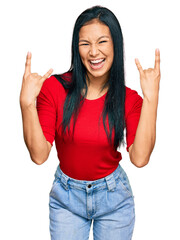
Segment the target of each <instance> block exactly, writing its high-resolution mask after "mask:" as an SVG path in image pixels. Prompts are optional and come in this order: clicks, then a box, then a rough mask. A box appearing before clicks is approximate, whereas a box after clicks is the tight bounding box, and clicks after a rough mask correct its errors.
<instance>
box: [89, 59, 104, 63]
mask: <svg viewBox="0 0 180 240" xmlns="http://www.w3.org/2000/svg"><path fill="white" fill-rule="evenodd" d="M103 60H104V59H98V60H93V61H90V62H91V63H100V62H102V61H103Z"/></svg>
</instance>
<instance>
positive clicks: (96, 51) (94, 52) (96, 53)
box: [89, 44, 99, 57]
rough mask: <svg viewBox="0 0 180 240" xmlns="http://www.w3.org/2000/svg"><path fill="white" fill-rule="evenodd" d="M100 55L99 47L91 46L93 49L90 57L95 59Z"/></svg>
mask: <svg viewBox="0 0 180 240" xmlns="http://www.w3.org/2000/svg"><path fill="white" fill-rule="evenodd" d="M98 53H99V50H98V47H97V45H95V44H94V45H91V48H90V51H89V54H90V56H93V57H95V56H97V55H98Z"/></svg>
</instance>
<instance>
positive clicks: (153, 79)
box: [135, 49, 161, 101]
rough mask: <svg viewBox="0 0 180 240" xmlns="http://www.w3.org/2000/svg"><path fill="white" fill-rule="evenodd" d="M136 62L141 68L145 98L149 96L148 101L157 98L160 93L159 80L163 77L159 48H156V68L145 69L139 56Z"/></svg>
mask: <svg viewBox="0 0 180 240" xmlns="http://www.w3.org/2000/svg"><path fill="white" fill-rule="evenodd" d="M135 63H136V66H137V68H138V70H139V74H140V83H141V89H142V92H143V95H144V98H147V99H148V101H151V100H154V99H157V98H158V94H159V82H160V78H161V73H160V51H159V49H156V51H155V64H154V68H148V69H146V70H143V69H142V67H141V64H140V62H139V60H138V59H137V58H136V59H135Z"/></svg>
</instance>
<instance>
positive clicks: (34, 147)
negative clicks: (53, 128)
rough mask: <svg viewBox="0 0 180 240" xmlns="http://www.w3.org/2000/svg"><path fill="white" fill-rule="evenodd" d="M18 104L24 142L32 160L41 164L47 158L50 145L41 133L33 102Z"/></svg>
mask: <svg viewBox="0 0 180 240" xmlns="http://www.w3.org/2000/svg"><path fill="white" fill-rule="evenodd" d="M20 105H21V112H22V120H23V135H24V141H25V144H26V146H27V148H28V151H29V153H30V156H31V159H32V161H33V162H34V163H36V164H38V165H39V164H42V163H44V162H45V161H46V160H47V158H48V156H49V153H50V150H51V147H52V146H51V144H50V143H49V142H48V141H46V138H45V136H44V134H43V131H42V128H41V125H40V123H39V118H38V114H37V109H36V106H35V104H34V105H33V104H31V105H29V106H26V105H24V104H23V102H21V103H20Z"/></svg>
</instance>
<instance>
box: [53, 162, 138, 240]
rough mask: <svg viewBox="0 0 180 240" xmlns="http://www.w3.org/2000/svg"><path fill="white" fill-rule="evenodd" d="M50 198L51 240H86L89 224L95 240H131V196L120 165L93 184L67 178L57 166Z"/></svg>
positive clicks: (132, 227)
mask: <svg viewBox="0 0 180 240" xmlns="http://www.w3.org/2000/svg"><path fill="white" fill-rule="evenodd" d="M49 196H50V201H49V209H50V212H49V217H50V234H51V240H88V239H89V231H90V227H91V223H92V220H93V238H94V240H130V239H132V234H133V229H134V223H135V209H134V196H133V192H132V189H131V186H130V183H129V180H128V177H127V175H126V173H125V171H124V170H123V168H122V167H121V165H120V164H119V165H118V167H117V169H116V170H115V171H114V172H113V173H111V174H110V175H108V176H106V177H104V178H101V179H98V180H94V181H84V180H77V179H73V178H70V177H69V176H67V175H66V174H64V173H63V172H62V170H61V169H60V167H59V166H58V167H57V170H56V173H55V179H54V182H53V186H52V189H51V191H50V195H49Z"/></svg>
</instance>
